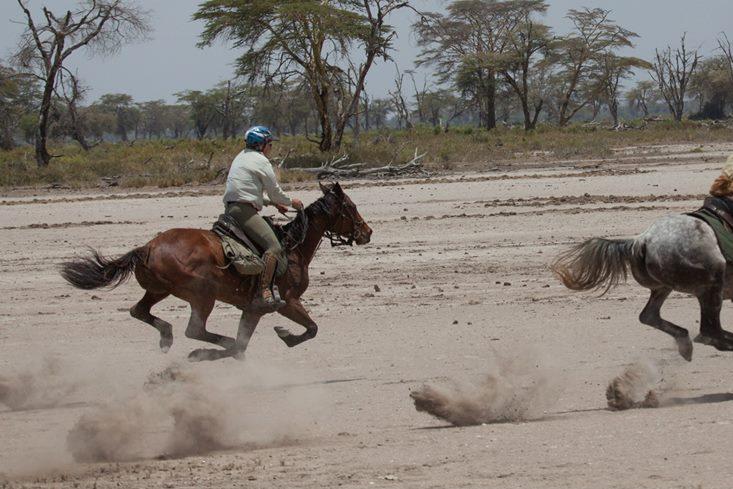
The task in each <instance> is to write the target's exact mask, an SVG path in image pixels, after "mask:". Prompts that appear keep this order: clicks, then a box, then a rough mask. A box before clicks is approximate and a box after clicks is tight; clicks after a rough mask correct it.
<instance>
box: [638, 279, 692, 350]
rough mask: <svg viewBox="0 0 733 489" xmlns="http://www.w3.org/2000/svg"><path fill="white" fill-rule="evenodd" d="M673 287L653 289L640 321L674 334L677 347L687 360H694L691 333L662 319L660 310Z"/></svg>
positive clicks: (671, 334)
mask: <svg viewBox="0 0 733 489" xmlns="http://www.w3.org/2000/svg"><path fill="white" fill-rule="evenodd" d="M670 293H672V289H666V288H665V289H652V294H651V296H650V297H649V301H648V302H647V303H646V306H644V310H643V311H641V314H640V315H639V321H641V322H642V323H643V324H646V325H648V326H651V327H653V328H656V329H658V330H660V331H664V332H665V333H667V334H668V335H670V336H672V337H673V338H674V339H675V341H676V342H677V349H678V350H679V352H680V355H682V358H684V359H685V360H687V361H688V362H689V361H692V342H691V341H690V333H689V332H688V331H687V330H686V329H685V328H681V327H679V326H677V325H676V324H673V323H670V322H669V321H666V320H664V319H662V316H661V314H660V311H661V309H662V304H664V301H665V300H667V297H669V294H670Z"/></svg>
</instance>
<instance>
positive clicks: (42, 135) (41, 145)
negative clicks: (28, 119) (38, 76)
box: [36, 67, 58, 168]
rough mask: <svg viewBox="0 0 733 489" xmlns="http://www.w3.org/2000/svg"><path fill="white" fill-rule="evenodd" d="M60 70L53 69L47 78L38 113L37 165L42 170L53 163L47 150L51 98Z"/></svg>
mask: <svg viewBox="0 0 733 489" xmlns="http://www.w3.org/2000/svg"><path fill="white" fill-rule="evenodd" d="M57 73H58V69H57V68H55V67H52V68H51V70H50V71H49V73H48V77H46V83H45V85H44V87H43V97H42V98H41V108H40V110H39V113H38V128H37V129H36V163H38V166H39V167H40V168H42V167H45V166H48V164H49V163H50V162H51V155H50V154H49V152H48V149H47V140H48V123H49V113H50V112H51V97H52V96H53V88H54V84H55V83H56V74H57Z"/></svg>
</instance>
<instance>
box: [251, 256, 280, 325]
mask: <svg viewBox="0 0 733 489" xmlns="http://www.w3.org/2000/svg"><path fill="white" fill-rule="evenodd" d="M262 261H263V262H264V263H265V269H264V270H263V271H262V274H261V275H260V296H259V297H257V298H256V299H255V300H254V301H253V302H252V306H254V307H255V308H256V309H260V310H263V311H269V312H273V311H277V310H278V309H280V308H281V307H282V306H284V305H285V302H283V301H282V300H280V298H279V297H275V296H274V295H273V293H272V289H271V286H272V279H273V278H274V276H275V270H276V269H277V257H276V256H275V255H273V254H272V253H265V254H264V255H263V256H262Z"/></svg>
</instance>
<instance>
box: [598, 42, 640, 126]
mask: <svg viewBox="0 0 733 489" xmlns="http://www.w3.org/2000/svg"><path fill="white" fill-rule="evenodd" d="M635 68H647V69H648V68H651V64H650V63H648V62H646V61H644V60H642V59H639V58H632V57H625V56H617V55H615V54H613V53H610V52H609V53H606V54H605V55H604V56H603V61H602V64H601V69H602V72H601V85H602V94H603V101H604V102H605V103H606V105H607V106H608V111H609V112H610V113H611V117H612V118H613V127H618V125H619V120H618V112H619V93H620V90H621V82H622V81H623V80H625V79H627V78H629V77H631V76H632V75H633V74H634V69H635Z"/></svg>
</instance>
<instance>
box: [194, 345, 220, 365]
mask: <svg viewBox="0 0 733 489" xmlns="http://www.w3.org/2000/svg"><path fill="white" fill-rule="evenodd" d="M216 351H217V350H212V349H209V348H198V349H196V350H193V351H192V352H191V353H189V354H188V361H189V362H205V361H208V360H215V359H216V358H214V353H215V352H216Z"/></svg>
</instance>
